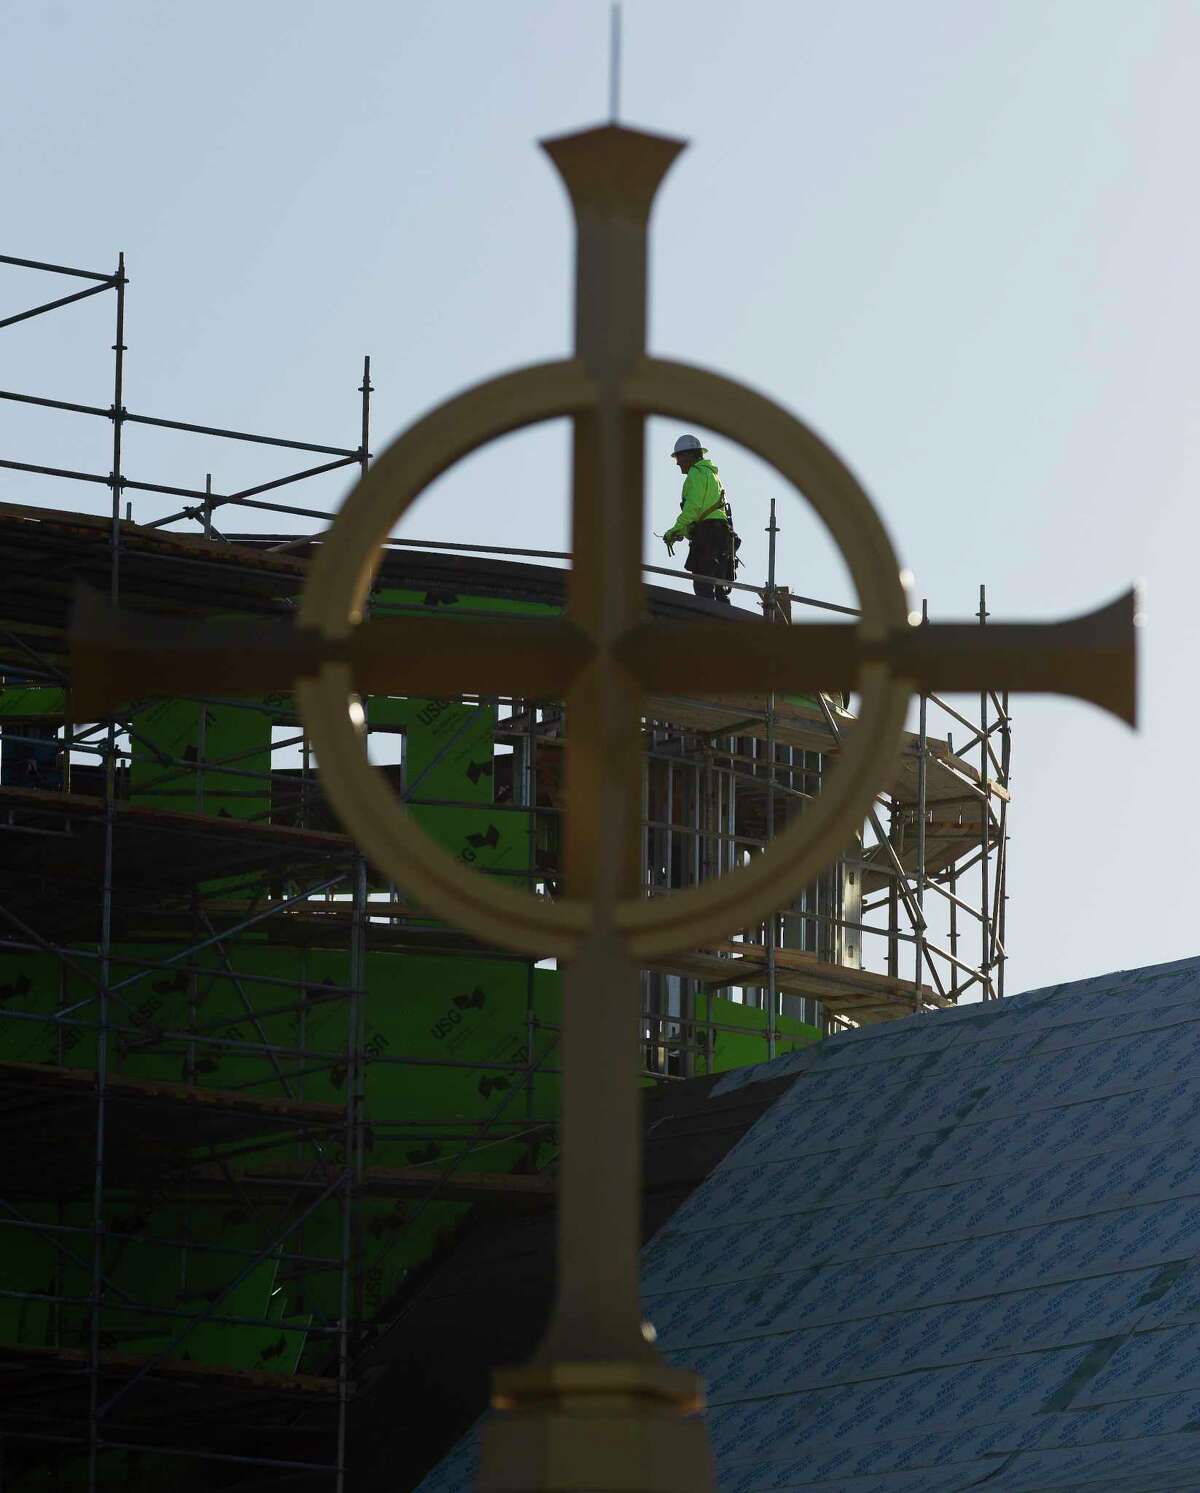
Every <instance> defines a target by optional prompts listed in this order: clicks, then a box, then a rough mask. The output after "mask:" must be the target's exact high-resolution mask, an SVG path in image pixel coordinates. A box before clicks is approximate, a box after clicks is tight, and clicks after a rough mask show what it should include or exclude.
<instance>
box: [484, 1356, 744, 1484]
mask: <svg viewBox="0 0 1200 1493" xmlns="http://www.w3.org/2000/svg"><path fill="white" fill-rule="evenodd" d="M494 1403H495V1405H496V1410H497V1413H496V1414H495V1415H493V1417H492V1418H491V1420H489V1421H488V1423H487V1424H486V1426H485V1428H484V1433H483V1457H482V1463H481V1466H480V1469H479V1479H478V1482H477V1484H476V1487H477V1489H478V1493H712V1490H714V1489H715V1488H716V1475H715V1472H714V1469H713V1461H712V1453H711V1451H710V1449H709V1445H708V1436H707V1434H706V1430H705V1426H704V1422H703V1421H702V1420H701V1419H700V1418H699V1416H698V1415H697V1414H696V1413H695V1412H697V1411H699V1410H700V1409H701V1408H702V1406H703V1399H702V1395H701V1390H700V1381H699V1380H698V1379H697V1378H696V1376H695V1375H694V1374H690V1373H686V1372H684V1371H682V1370H678V1369H669V1368H667V1367H666V1366H665V1365H658V1364H647V1363H645V1362H641V1363H637V1362H633V1361H629V1362H619V1361H618V1362H609V1363H555V1364H546V1365H536V1366H531V1367H529V1368H524V1369H511V1370H506V1371H502V1372H500V1373H498V1374H497V1375H496V1391H495V1397H494Z"/></svg>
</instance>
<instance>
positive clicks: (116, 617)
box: [70, 586, 591, 721]
mask: <svg viewBox="0 0 1200 1493" xmlns="http://www.w3.org/2000/svg"><path fill="white" fill-rule="evenodd" d="M70 641H71V712H72V715H73V717H74V718H75V719H76V720H81V721H86V720H93V719H95V718H97V717H98V716H103V715H107V714H109V713H110V712H112V711H113V710H114V709H116V708H118V707H119V706H121V705H125V704H128V703H130V702H131V701H133V700H136V699H140V698H142V697H143V696H146V695H180V694H221V695H242V694H249V695H257V694H269V693H271V692H273V691H277V690H290V689H291V688H292V687H293V685H294V684H295V682H296V680H297V679H298V678H301V677H304V676H311V675H313V674H315V673H316V672H317V670H318V669H319V668H320V667H321V665H322V664H324V663H329V662H344V663H346V664H348V665H349V667H350V672H351V677H352V680H353V683H354V687H355V688H356V689H357V690H359V691H361V692H362V693H364V694H412V695H436V696H442V695H460V694H489V695H514V696H518V697H520V698H524V699H539V700H540V699H561V698H562V697H563V695H564V693H565V692H566V690H567V688H568V686H569V685H570V683H571V682H572V680H573V679H574V678H575V677H576V675H577V673H578V672H579V670H580V669H581V668H582V667H583V666H584V665H585V664H586V663H587V661H588V659H589V658H590V656H591V649H590V647H589V645H588V643H587V641H586V639H585V638H584V635H583V633H582V632H580V631H579V629H578V628H576V627H575V626H574V625H573V624H572V623H570V622H568V621H565V620H562V619H559V618H556V617H548V618H541V617H506V618H504V620H503V621H502V622H492V621H487V620H484V619H480V618H471V617H461V618H460V617H452V616H440V617H424V616H413V617H382V618H378V619H375V620H373V621H370V622H365V623H363V624H361V625H360V626H358V627H356V628H353V629H352V630H351V632H350V634H349V635H348V636H347V637H346V638H345V639H329V638H324V637H322V636H321V635H320V634H318V633H316V632H314V631H312V630H310V629H302V628H298V627H296V626H295V625H294V624H293V623H291V622H288V621H284V620H279V619H275V618H270V619H266V620H263V621H259V620H253V621H250V620H234V621H223V622H221V621H218V622H209V621H202V622H196V621H192V620H185V619H180V618H172V617H162V616H156V615H149V614H144V613H138V612H134V611H130V610H128V609H126V608H124V607H121V608H117V607H113V606H112V605H111V604H110V603H109V602H108V600H107V599H106V598H105V597H104V596H102V595H101V594H100V593H99V592H97V591H94V590H92V589H91V588H89V587H84V586H81V587H79V588H78V589H77V591H76V597H75V611H74V615H73V618H72V625H71V639H70Z"/></svg>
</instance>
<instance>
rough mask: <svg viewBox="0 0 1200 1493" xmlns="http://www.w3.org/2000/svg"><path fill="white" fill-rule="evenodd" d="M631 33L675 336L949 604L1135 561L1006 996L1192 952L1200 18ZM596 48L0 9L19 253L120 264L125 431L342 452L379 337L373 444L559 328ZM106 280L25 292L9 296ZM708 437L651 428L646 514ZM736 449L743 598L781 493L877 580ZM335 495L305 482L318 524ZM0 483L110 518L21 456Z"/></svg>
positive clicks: (1006, 601)
mask: <svg viewBox="0 0 1200 1493" xmlns="http://www.w3.org/2000/svg"><path fill="white" fill-rule="evenodd" d="M623 55H624V65H623V69H622V80H621V97H622V118H623V120H624V121H625V122H627V123H630V124H637V125H641V126H644V127H646V128H649V129H654V130H660V131H662V132H665V133H670V134H674V135H680V136H683V137H686V138H687V139H688V140H689V141H690V142H691V144H690V147H689V149H688V150H687V152H686V153H685V155H684V156H683V157H682V159H681V160H680V161H679V163H678V164H677V165H676V167H675V168H674V169H673V170H672V172H671V174H670V176H669V177H668V180H667V183H666V186H665V187H664V189H663V191H662V193H661V194H660V197H659V201H658V206H657V209H656V214H655V219H654V224H653V229H654V241H653V263H652V286H651V294H652V310H651V341H652V346H653V348H654V350H655V351H658V352H661V353H663V354H664V355H668V356H673V357H679V358H683V359H687V360H690V361H695V362H700V363H705V364H708V365H710V366H712V367H714V368H716V369H718V370H721V371H723V372H726V373H729V374H732V375H734V376H736V377H738V378H741V379H744V380H746V381H747V382H749V383H752V384H754V385H757V386H758V387H760V388H763V389H765V390H766V391H768V392H769V393H771V394H772V395H774V396H775V397H776V398H778V399H780V400H782V401H783V402H784V403H786V404H788V405H790V406H791V407H793V408H794V409H795V410H797V411H798V412H799V413H800V414H802V415H803V416H804V417H805V418H806V419H807V420H808V421H809V422H810V423H812V424H813V425H815V426H816V428H817V429H818V430H820V431H821V432H822V433H823V434H824V435H825V436H826V438H827V439H828V440H829V441H830V442H831V443H832V444H833V445H834V446H835V447H836V448H837V449H838V450H839V451H840V452H841V453H843V455H844V456H845V457H846V458H847V460H848V461H849V462H850V464H851V465H852V466H853V468H854V469H855V470H856V472H857V473H858V474H859V476H860V477H861V478H862V480H863V481H864V482H865V484H866V486H867V488H868V490H869V492H870V493H871V495H872V497H873V498H874V500H875V502H876V503H877V505H878V507H879V509H880V511H881V512H882V514H883V515H884V518H885V520H886V522H887V524H888V526H889V528H890V529H891V532H892V534H893V537H894V540H895V542H896V545H897V548H898V550H899V551H900V553H901V556H902V558H903V560H904V562H905V563H906V564H908V565H910V566H911V567H912V568H913V570H914V571H915V572H916V575H917V587H918V595H923V596H927V597H928V598H929V603H930V609H931V614H932V615H933V616H934V617H935V618H948V617H956V616H965V615H969V614H970V613H972V612H973V611H974V609H975V607H976V605H977V597H978V586H979V583H980V582H981V581H985V582H986V583H987V585H988V588H989V599H990V603H991V605H992V608H993V610H994V613H995V614H996V615H997V616H998V617H1026V616H1038V617H1050V616H1055V615H1064V614H1070V613H1074V612H1077V611H1082V610H1089V609H1090V608H1092V607H1093V606H1094V605H1096V604H1098V603H1100V602H1103V601H1106V600H1108V599H1110V598H1111V597H1113V596H1114V595H1115V594H1117V593H1118V592H1119V591H1121V590H1123V589H1124V588H1125V587H1126V585H1127V584H1128V583H1129V581H1130V580H1131V579H1133V578H1135V577H1143V578H1145V580H1146V581H1147V583H1148V588H1149V599H1148V609H1149V625H1148V627H1147V628H1146V630H1145V631H1144V633H1143V634H1142V646H1143V664H1144V667H1143V675H1142V679H1143V685H1142V716H1143V720H1142V729H1141V731H1140V732H1139V733H1138V734H1137V735H1133V734H1131V733H1130V732H1128V731H1127V730H1126V728H1125V727H1123V726H1121V725H1120V724H1119V723H1117V722H1115V721H1113V720H1110V719H1108V718H1106V717H1104V716H1103V715H1101V714H1100V713H1099V712H1098V711H1096V710H1094V709H1092V708H1090V707H1088V706H1085V705H1081V704H1075V703H1071V702H1067V701H1061V702H1060V701H1057V700H1055V701H1049V702H1047V701H1024V700H1017V701H1016V702H1015V703H1014V712H1013V714H1014V731H1015V738H1014V778H1013V792H1014V807H1013V814H1012V834H1013V839H1012V846H1011V871H1010V888H1009V889H1010V895H1011V901H1010V914H1009V943H1010V948H1011V954H1012V960H1011V964H1010V982H1009V989H1010V991H1015V990H1017V989H1021V988H1024V987H1028V986H1033V985H1040V984H1043V983H1048V982H1051V981H1057V980H1061V979H1067V978H1073V977H1077V976H1082V975H1086V974H1089V973H1093V972H1096V971H1100V970H1104V969H1110V968H1113V967H1117V966H1123V965H1138V964H1146V963H1151V962H1154V961H1157V960H1163V959H1167V958H1177V957H1182V956H1184V955H1189V954H1195V953H1197V952H1200V934H1198V933H1194V932H1193V922H1194V919H1193V915H1192V910H1193V908H1194V907H1195V906H1196V905H1197V899H1198V895H1200V857H1198V856H1197V855H1196V854H1194V853H1193V852H1192V851H1190V850H1189V849H1188V846H1187V841H1186V836H1185V834H1184V831H1185V830H1186V828H1187V822H1188V821H1187V818H1186V812H1185V811H1187V812H1190V811H1189V810H1188V803H1189V802H1190V791H1191V790H1190V788H1189V787H1188V784H1189V782H1190V777H1189V772H1190V766H1191V758H1192V753H1193V752H1194V751H1195V750H1196V743H1197V737H1198V728H1200V706H1198V703H1197V679H1196V670H1195V659H1196V644H1197V634H1198V630H1200V629H1198V626H1197V591H1198V587H1197V582H1196V579H1195V568H1196V553H1197V549H1198V537H1200V535H1198V525H1197V520H1196V501H1195V494H1196V489H1197V477H1198V475H1200V454H1198V452H1200V443H1198V440H1197V437H1198V436H1200V393H1198V389H1200V380H1198V377H1197V369H1196V361H1197V355H1196V348H1197V346H1198V345H1200V325H1198V320H1200V319H1198V316H1197V302H1196V293H1195V289H1194V282H1195V278H1196V265H1197V263H1198V262H1200V242H1198V239H1200V233H1198V229H1200V208H1198V207H1197V194H1196V191H1195V186H1194V178H1195V153H1196V141H1197V139H1198V138H1200V102H1198V100H1200V87H1198V82H1200V79H1198V72H1197V65H1198V62H1200V0H973V3H970V4H963V3H962V0H906V3H904V4H903V5H901V4H894V3H891V0H845V3H842V4H839V5H836V6H830V5H824V4H822V5H818V4H815V3H813V4H809V3H799V0H797V3H766V0H759V3H745V4H742V5H737V6H733V5H729V4H728V3H721V0H687V3H682V0H627V3H626V4H625V7H624V49H623ZM607 72H608V6H607V4H605V3H600V0H595V3H592V0H575V3H563V0H558V3H548V0H546V3H535V0H511V3H502V0H476V3H471V4H465V3H457V4H456V3H453V0H439V3H415V0H390V3H383V0H338V3H336V4H334V3H332V0H325V3H321V0H286V3H283V0H252V3H247V0H238V3H231V0H207V3H206V4H205V5H203V6H199V5H197V6H182V5H164V4H162V3H159V0H156V3H145V0H136V3H135V0H89V3H87V4H84V3H82V0H38V3H32V0H0V109H2V110H3V126H4V127H3V130H2V131H0V162H2V166H3V173H2V177H0V179H2V181H3V184H4V193H3V199H2V206H0V252H4V253H8V254H13V255H18V256H24V257H28V258H33V259H44V260H50V261H54V262H57V263H65V264H71V265H77V266H82V267H86V268H95V269H99V270H103V269H107V268H109V267H110V266H112V265H113V264H114V263H115V260H116V255H117V252H118V251H119V250H124V251H125V253H126V255H127V263H128V273H129V276H130V288H129V301H128V319H127V333H126V340H127V342H128V345H129V354H128V364H127V379H126V404H127V406H128V407H129V408H130V409H132V410H135V411H138V412H142V413H149V414H154V415H166V416H172V417H175V418H182V419H189V420H194V421H198V422H202V423H208V422H212V423H215V424H222V425H230V426H234V427H237V428H242V429H252V430H262V431H266V432H268V433H272V434H279V435H288V436H293V437H295V438H298V439H306V440H313V441H318V442H328V443H331V444H344V445H346V446H353V445H355V444H356V443H357V438H358V404H357V400H358V395H357V385H358V383H359V381H360V370H361V360H362V356H363V354H364V353H370V354H371V355H372V359H373V373H374V380H375V383H376V386H377V393H376V396H375V418H374V440H373V445H374V449H375V450H376V451H378V450H381V449H382V448H383V446H384V445H385V444H386V443H387V441H388V440H390V439H391V438H392V437H393V436H394V435H395V434H396V433H398V432H399V431H400V430H401V429H402V428H403V427H404V426H405V425H406V424H408V423H409V421H410V420H411V419H413V418H414V416H416V415H417V414H418V413H420V412H421V411H423V410H425V409H427V408H428V407H430V406H431V405H433V404H435V403H437V402H439V401H440V400H441V399H442V398H444V397H445V396H446V395H448V394H450V393H452V392H454V391H455V390H457V389H459V388H461V387H462V386H463V385H464V384H467V383H471V382H475V381H476V380H478V379H480V378H482V377H485V376H487V375H489V374H492V373H495V372H499V371H501V370H503V369H507V368H510V367H512V366H514V365H517V364H520V363H524V362H528V361H532V360H535V359H540V358H544V357H548V356H558V355H561V354H562V353H563V352H564V351H565V350H566V349H567V346H568V339H569V328H570V317H569V301H570V251H571V236H570V220H569V213H568V208H567V204H566V199H565V197H564V194H563V192H562V190H561V188H560V186H559V185H558V183H557V181H556V179H555V177H554V175H553V173H552V171H551V169H550V167H549V165H548V163H547V162H546V160H545V159H544V157H543V156H542V155H541V153H540V152H539V151H538V150H537V149H536V148H535V145H534V142H535V141H536V140H537V139H538V138H540V137H544V136H547V135H553V134H557V133H561V132H563V131H565V130H569V129H573V128H577V127H580V126H584V125H587V124H590V123H593V122H596V121H597V120H598V119H599V118H601V117H602V116H603V115H604V113H605V112H606V108H607V91H608V80H607ZM74 288H77V282H76V284H64V283H63V282H60V281H57V280H55V281H49V280H46V279H45V278H44V277H37V276H34V275H31V274H28V273H25V272H20V271H2V270H0V316H2V315H4V314H8V313H10V312H12V311H15V310H18V309H21V308H23V307H24V306H26V305H30V304H34V303H35V302H36V301H39V300H42V299H48V298H49V297H50V295H53V294H62V293H64V292H66V291H67V290H70V289H74ZM111 316H112V304H111V297H107V296H106V297H97V298H95V299H94V300H92V301H88V302H84V303H82V304H81V305H80V306H77V307H72V308H69V309H68V310H65V311H62V312H59V313H56V314H55V315H54V316H53V317H51V318H46V319H38V320H36V321H33V322H30V323H26V324H23V325H21V326H18V327H15V328H10V329H8V330H6V331H5V332H4V333H3V334H2V335H0V387H3V388H6V389H17V390H21V391H23V392H28V393H34V394H40V395H49V396H51V397H57V398H65V399H76V400H80V401H83V402H87V403H94V404H101V405H103V404H107V403H108V402H109V401H110V400H111V371H110V361H109V360H110V357H111V354H110V353H109V347H110V345H111V342H112V325H111ZM701 433H702V434H703V432H701ZM675 434H676V430H675V428H674V427H673V426H669V425H662V426H660V425H657V424H656V425H654V426H652V428H651V435H650V455H651V458H652V459H651V462H650V470H651V487H650V493H651V499H652V514H651V524H650V526H651V527H652V528H653V529H655V530H658V531H661V530H662V529H664V528H665V527H667V524H668V523H669V522H670V520H671V519H672V517H673V516H674V512H675V508H676V496H677V491H678V483H677V478H676V477H675V473H674V468H673V467H672V466H671V464H670V463H669V461H667V459H666V452H667V451H668V450H669V448H670V444H671V441H672V440H673V439H674V435H675ZM109 439H110V435H109V431H108V428H107V426H106V423H105V422H102V421H88V420H85V419H82V418H77V417H72V416H66V415H58V414H54V415H51V414H49V413H46V412H40V411H38V412H34V411H30V410H28V409H21V408H19V407H16V406H13V405H11V404H4V405H0V456H7V457H10V458H15V459H18V460H30V461H42V462H47V463H50V464H55V465H61V466H64V467H73V468H83V469H88V470H92V471H99V472H106V471H107V470H108V457H107V445H108V441H109ZM713 447H714V449H713V456H714V459H715V460H716V461H717V462H718V465H719V467H720V469H721V472H722V475H723V477H724V478H725V479H726V482H727V485H728V488H729V491H730V494H731V496H732V498H733V500H734V504H735V509H736V513H737V518H738V524H739V528H740V529H741V530H742V532H743V533H744V534H745V535H746V538H747V543H746V547H745V549H744V551H743V554H744V555H745V556H746V557H747V559H748V572H749V575H750V578H751V579H755V580H757V579H760V578H761V574H762V564H763V546H762V535H761V529H762V527H763V525H764V524H765V523H766V515H767V502H768V500H769V498H770V497H771V496H772V495H777V496H778V497H779V498H780V504H781V506H780V519H781V522H782V524H783V533H782V535H781V540H780V545H781V549H780V556H781V559H780V578H781V580H783V581H785V582H787V583H788V584H790V585H791V586H792V587H793V588H794V589H795V590H798V591H801V592H806V593H809V594H815V595H823V596H827V597H830V598H831V599H842V600H844V599H846V598H847V596H848V590H847V581H846V579H845V577H844V574H843V572H842V570H841V567H840V564H839V562H838V561H837V560H836V558H835V557H834V556H833V555H832V554H831V552H830V548H829V545H828V544H827V542H826V541H825V540H824V539H823V537H822V536H821V535H820V534H819V533H818V531H817V530H816V529H815V526H814V524H813V523H812V521H811V520H809V519H807V518H806V517H805V511H804V509H803V506H802V505H801V504H800V503H799V502H797V501H796V500H795V499H794V497H792V496H791V495H790V494H789V493H788V492H787V490H786V489H785V488H784V487H783V486H782V485H781V484H780V483H779V482H778V481H777V480H776V479H774V478H773V477H772V476H771V475H770V474H769V473H768V472H767V471H765V469H764V468H763V467H762V466H761V465H760V464H759V463H757V462H756V461H754V460H753V459H751V458H750V457H748V456H747V455H746V454H745V453H744V452H742V451H740V450H739V449H738V448H736V447H734V446H732V445H730V444H728V443H724V442H716V441H714V442H713ZM564 451H565V442H564V437H563V433H562V432H561V431H560V430H558V429H550V430H544V431H540V432H537V433H531V434H526V435H522V436H519V437H514V438H512V439H511V440H509V441H506V442H504V443H502V444H500V445H499V446H497V447H495V448H493V449H492V450H490V451H489V452H487V453H485V454H482V455H480V456H477V457H475V458H473V459H472V460H471V461H469V462H467V463H465V464H463V466H461V467H460V468H459V469H457V470H456V471H455V472H454V473H452V474H450V475H449V476H448V477H446V478H444V479H443V480H442V481H441V482H440V483H439V484H438V485H437V486H436V487H435V488H434V489H432V490H431V491H430V493H429V494H428V495H427V496H426V497H425V499H424V500H423V501H422V503H421V504H420V505H419V507H418V509H417V511H416V512H415V513H414V514H413V515H412V516H411V518H410V520H409V521H408V522H407V523H406V525H405V529H404V532H405V533H408V534H411V535H414V536H417V535H419V536H425V537H434V538H445V539H457V540H474V541H478V542H490V543H501V544H512V545H520V544H528V545H530V546H536V547H558V546H561V545H564V544H565V541H566V530H565V516H566V507H565V501H566V469H565V465H564V461H563V454H564ZM660 453H661V459H660ZM293 461H294V458H288V457H286V456H283V457H280V456H278V455H275V456H272V455H271V454H269V453H267V452H264V451H263V450H262V449H260V448H256V447H249V446H245V445H232V444H228V443H226V444H222V445H217V444H215V443H207V442H204V441H200V440H198V439H196V438H192V437H181V436H177V435H169V436H168V435H163V434H160V433H151V432H149V431H145V430H136V429H135V430H130V432H129V434H128V437H127V457H126V471H127V473H128V474H129V475H131V476H134V477H137V478H141V479H143V480H148V481H159V482H167V483H173V484H178V485H183V486H191V485H195V486H203V481H204V474H205V473H206V472H211V473H212V474H213V482H214V486H215V487H216V488H217V490H218V491H220V490H228V489H231V488H233V487H236V486H245V485H248V484H249V483H251V482H254V481H256V480H261V479H262V478H263V477H265V476H267V475H270V474H272V473H275V472H279V471H286V470H289V469H291V467H292V465H293ZM294 464H295V465H297V466H299V465H303V464H304V462H303V460H299V461H295V463H294ZM346 487H347V484H346V482H345V481H344V480H343V479H342V478H341V476H340V474H339V475H338V476H337V477H335V478H330V479H325V480H324V481H323V482H318V483H315V484H313V485H312V486H311V487H309V488H307V489H299V490H295V491H298V492H302V493H303V494H304V496H303V497H300V498H299V501H303V502H305V503H307V504H308V505H309V506H312V507H317V508H324V509H329V508H332V507H334V506H335V505H336V503H337V501H338V500H339V498H340V497H341V496H342V495H343V493H344V492H345V491H346ZM0 498H3V499H5V500H8V501H16V502H29V503H41V504H48V505H52V506H69V507H78V508H81V509H84V510H86V511H90V512H102V511H103V510H104V509H105V506H106V504H107V501H108V499H107V494H106V492H105V490H104V489H103V488H97V487H88V486H85V485H82V484H78V485H75V484H65V483H56V482H52V481H49V480H47V479H45V478H42V477H33V476H16V475H13V474H0ZM162 512H164V509H163V507H162V506H161V504H160V502H159V500H157V499H155V500H151V499H148V498H137V497H135V499H134V516H135V517H137V518H142V519H146V518H149V517H152V516H156V515H158V514H161V513H162ZM240 522H241V526H242V527H246V528H250V527H258V528H267V529H273V528H277V527H293V526H294V525H293V524H290V523H288V522H286V521H283V520H280V519H278V518H275V517H269V516H266V515H262V516H255V517H253V518H247V519H245V520H242V521H240ZM230 527H233V525H232V524H231V525H230ZM647 542H648V546H649V548H648V556H650V557H653V558H655V559H658V560H661V558H662V555H661V550H658V549H656V548H654V546H655V541H653V539H648V541H647ZM1181 847H1182V848H1181Z"/></svg>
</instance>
